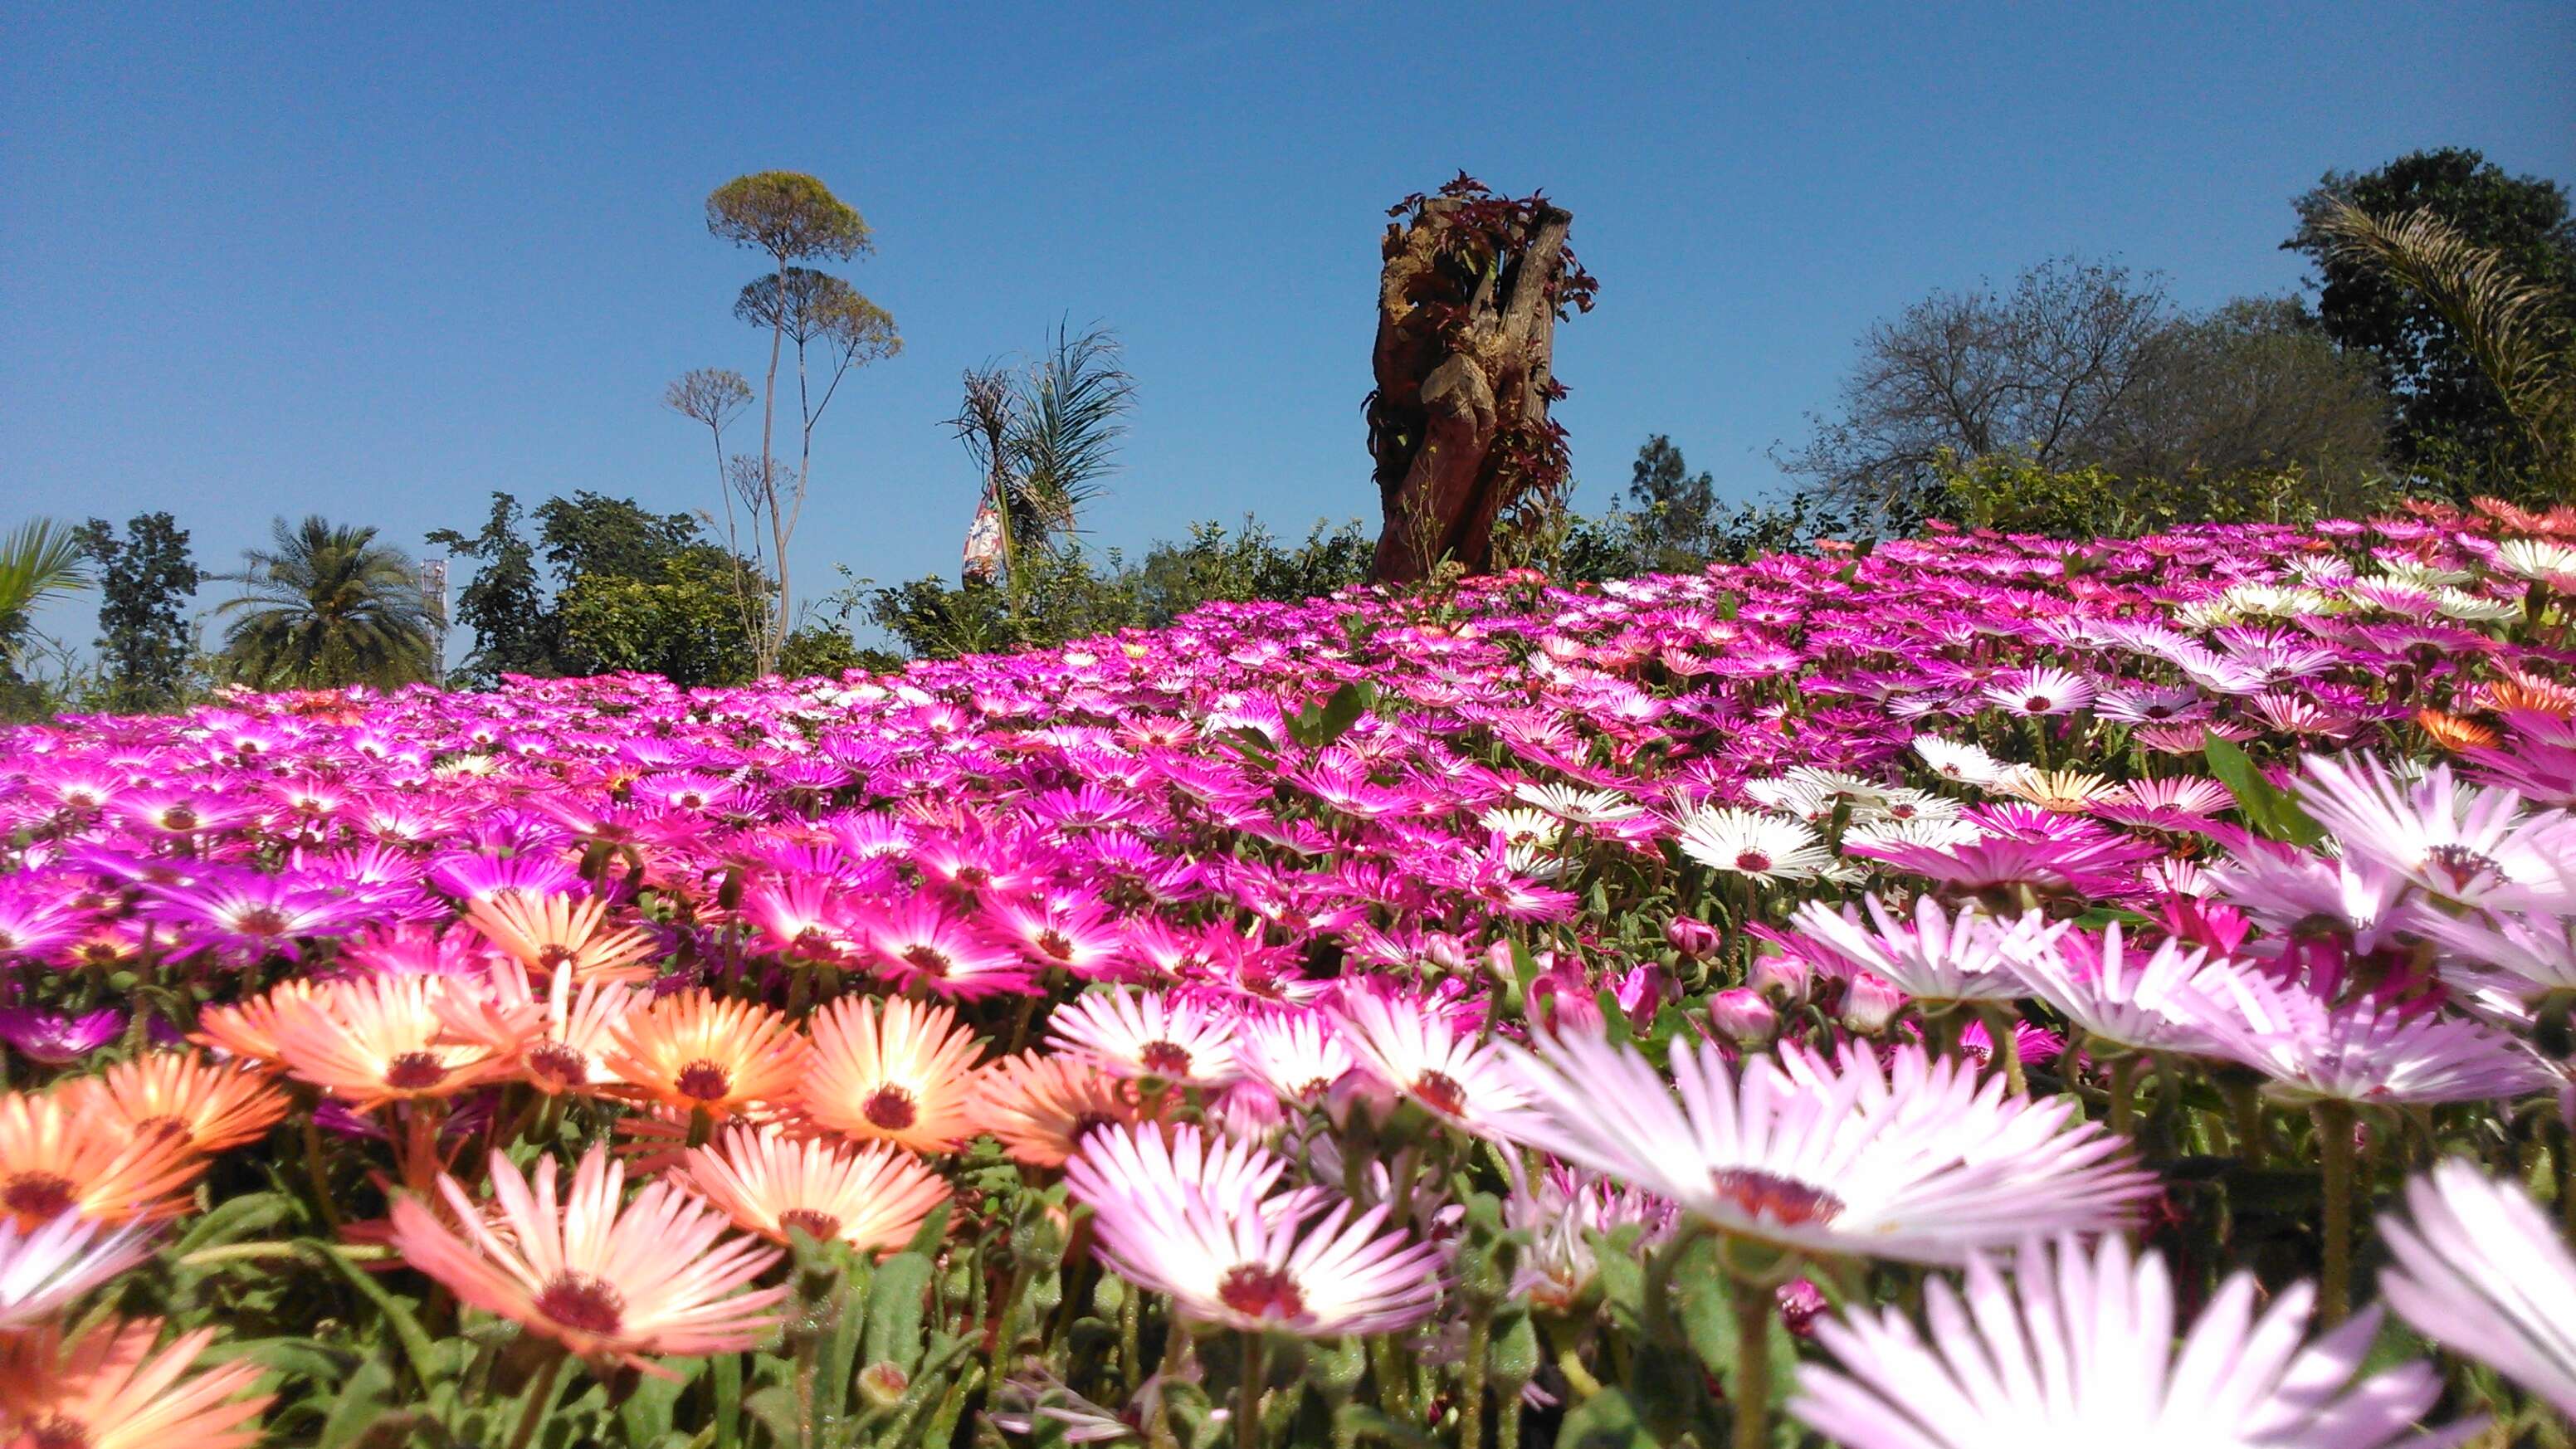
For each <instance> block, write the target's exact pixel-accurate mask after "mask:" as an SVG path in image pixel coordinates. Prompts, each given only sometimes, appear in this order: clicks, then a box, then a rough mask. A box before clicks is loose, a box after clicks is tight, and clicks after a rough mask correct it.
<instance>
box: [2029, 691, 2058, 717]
mask: <svg viewBox="0 0 2576 1449" xmlns="http://www.w3.org/2000/svg"><path fill="white" fill-rule="evenodd" d="M2056 702H2057V701H2055V700H2053V699H2050V698H2049V697H2048V696H2047V695H2044V694H2034V695H2032V696H2031V697H2030V698H2028V699H2025V700H2023V701H2022V702H2021V707H2022V708H2024V709H2026V710H2029V711H2030V712H2031V713H2032V714H2038V713H2041V712H2042V711H2044V710H2046V709H2047V708H2048V707H2049V706H2050V705H2052V704H2055V703H2056Z"/></svg>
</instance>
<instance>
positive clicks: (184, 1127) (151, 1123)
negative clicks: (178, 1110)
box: [134, 1112, 189, 1141]
mask: <svg viewBox="0 0 2576 1449" xmlns="http://www.w3.org/2000/svg"><path fill="white" fill-rule="evenodd" d="M134 1135H135V1136H137V1137H140V1138H144V1139H145V1140H147V1141H148V1140H150V1139H152V1138H155V1137H185V1136H188V1135H189V1130H188V1121H187V1119H186V1118H184V1117H178V1116H173V1115H172V1114H170V1113H167V1112H164V1113H162V1114H161V1115H160V1116H158V1117H146V1118H144V1119H142V1120H141V1121H139V1122H136V1123H135V1124H134Z"/></svg>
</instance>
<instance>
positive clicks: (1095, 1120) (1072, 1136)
mask: <svg viewBox="0 0 2576 1449" xmlns="http://www.w3.org/2000/svg"><path fill="white" fill-rule="evenodd" d="M1116 1121H1117V1119H1116V1118H1114V1117H1110V1116H1107V1115H1105V1114H1103V1113H1099V1112H1085V1113H1083V1114H1082V1115H1081V1116H1079V1117H1076V1118H1074V1119H1073V1125H1072V1126H1071V1127H1068V1128H1066V1129H1065V1134H1064V1140H1065V1141H1066V1142H1068V1143H1071V1144H1073V1145H1075V1146H1080V1145H1081V1144H1082V1139H1083V1138H1085V1137H1088V1136H1090V1135H1091V1134H1092V1133H1093V1132H1095V1131H1097V1130H1098V1129H1100V1128H1103V1127H1108V1126H1112V1125H1114V1124H1115V1123H1116Z"/></svg>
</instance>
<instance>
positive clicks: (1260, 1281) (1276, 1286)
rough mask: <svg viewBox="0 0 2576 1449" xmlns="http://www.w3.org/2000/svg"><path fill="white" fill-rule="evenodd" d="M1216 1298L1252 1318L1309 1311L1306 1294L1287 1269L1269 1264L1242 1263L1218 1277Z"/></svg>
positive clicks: (1289, 1316) (1288, 1315)
mask: <svg viewBox="0 0 2576 1449" xmlns="http://www.w3.org/2000/svg"><path fill="white" fill-rule="evenodd" d="M1216 1296H1217V1301H1219V1302H1221V1303H1223V1304H1224V1305H1225V1306H1226V1307H1228V1308H1231V1309H1233V1310H1234V1311H1235V1312H1237V1313H1241V1314H1244V1315H1246V1316H1247V1317H1252V1318H1295V1317H1296V1316H1298V1315H1299V1314H1301V1313H1304V1312H1305V1311H1306V1295H1305V1294H1303V1293H1301V1292H1299V1291H1298V1290H1297V1280H1296V1279H1294V1278H1291V1277H1289V1276H1288V1274H1287V1272H1286V1270H1284V1269H1280V1268H1273V1267H1271V1266H1270V1265H1268V1264H1266V1263H1240V1264H1237V1265H1236V1266H1234V1267H1231V1268H1228V1269H1226V1270H1225V1276H1224V1277H1223V1278H1220V1279H1218V1280H1217V1285H1216Z"/></svg>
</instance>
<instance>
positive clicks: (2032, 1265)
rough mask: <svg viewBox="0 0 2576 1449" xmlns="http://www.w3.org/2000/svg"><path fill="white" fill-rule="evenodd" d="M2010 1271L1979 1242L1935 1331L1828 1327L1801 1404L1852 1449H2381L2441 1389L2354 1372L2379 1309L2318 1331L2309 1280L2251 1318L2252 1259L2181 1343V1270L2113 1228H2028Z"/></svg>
mask: <svg viewBox="0 0 2576 1449" xmlns="http://www.w3.org/2000/svg"><path fill="white" fill-rule="evenodd" d="M2012 1277H2013V1281H2012V1282H2011V1283H2010V1284H2009V1285H2007V1284H2006V1283H2005V1281H2004V1277H2003V1274H2002V1273H2000V1272H1999V1271H1997V1269H1996V1267H1995V1265H1994V1264H1992V1263H1990V1262H1988V1261H1986V1260H1985V1259H1984V1258H1983V1257H1982V1256H1980V1257H1977V1258H1975V1259H1972V1260H1971V1261H1970V1262H1969V1264H1968V1275H1967V1285H1966V1292H1965V1294H1964V1295H1963V1294H1962V1293H1961V1292H1960V1291H1959V1290H1956V1289H1953V1288H1952V1287H1951V1286H1950V1285H1949V1283H1948V1282H1946V1281H1944V1280H1942V1279H1938V1278H1935V1279H1933V1280H1932V1281H1931V1282H1930V1283H1929V1284H1927V1285H1926V1288H1925V1293H1924V1310H1925V1311H1924V1317H1925V1320H1926V1323H1927V1325H1928V1327H1929V1328H1930V1330H1931V1331H1930V1333H1929V1334H1928V1335H1927V1334H1925V1333H1924V1332H1922V1331H1920V1330H1918V1329H1916V1328H1915V1326H1914V1325H1913V1324H1912V1323H1910V1322H1908V1321H1907V1320H1906V1318H1905V1316H1904V1315H1903V1314H1902V1313H1900V1312H1898V1311H1897V1310H1895V1309H1892V1308H1891V1309H1882V1310H1879V1311H1877V1312H1871V1311H1868V1310H1865V1309H1863V1310H1858V1311H1854V1312H1851V1313H1849V1314H1847V1315H1845V1316H1844V1317H1841V1318H1838V1319H1829V1320H1826V1321H1824V1322H1821V1323H1819V1324H1818V1325H1817V1326H1816V1338H1817V1340H1818V1341H1819V1342H1820V1343H1822V1344H1823V1345H1824V1346H1825V1348H1826V1349H1827V1350H1828V1351H1830V1352H1831V1353H1832V1354H1833V1356H1834V1357H1835V1358H1836V1359H1837V1360H1839V1361H1840V1365H1841V1366H1840V1368H1839V1369H1836V1368H1828V1367H1826V1366H1824V1365H1821V1364H1809V1365H1807V1366H1805V1367H1803V1368H1802V1369H1800V1370H1799V1374H1798V1388H1799V1397H1798V1398H1797V1399H1796V1400H1794V1401H1793V1402H1791V1404H1790V1405H1789V1412H1790V1413H1791V1414H1792V1415H1794V1416H1795V1417H1797V1418H1799V1419H1801V1420H1803V1421H1804V1422H1805V1423H1806V1424H1807V1425H1808V1427H1810V1428H1812V1429H1815V1430H1816V1431H1817V1432H1819V1433H1821V1434H1824V1435H1826V1436H1827V1437H1829V1438H1831V1439H1833V1440H1834V1441H1835V1442H1837V1443H1839V1444H1842V1445H1844V1446H1846V1449H1994V1446H1996V1445H1998V1444H2018V1443H2035V1444H2055V1443H2058V1442H2060V1441H2066V1442H2072V1443H2078V1444H2084V1445H2091V1446H2118V1449H2129V1446H2137V1449H2146V1446H2156V1449H2164V1446H2172V1449H2186V1446H2188V1449H2287V1446H2293V1445H2297V1446H2309V1449H2379V1446H2382V1445H2390V1444H2396V1443H2399V1442H2415V1443H2425V1444H2429V1443H2456V1442H2458V1437H2459V1436H2457V1435H2454V1436H2448V1437H2445V1438H2442V1439H2439V1440H2433V1441H2422V1440H2418V1439H2416V1436H2415V1421H2416V1420H2417V1419H2419V1418H2421V1417H2422V1416H2423V1414H2424V1413H2425V1411H2426V1410H2428V1409H2430V1408H2431V1407H2432V1406H2433V1401H2434V1400H2435V1399H2436V1398H2438V1397H2439V1396H2440V1394H2441V1387H2442V1385H2441V1380H2440V1379H2439V1378H2438V1377H2437V1376H2436V1375H2435V1374H2434V1373H2433V1371H2432V1370H2431V1369H2430V1368H2428V1367H2427V1366H2425V1365H2424V1364H2421V1363H2410V1364H2405V1365H2402V1366H2400V1367H2397V1368H2393V1369H2389V1370H2387V1371H2385V1372H2383V1373H2378V1374H2374V1375H2372V1376H2371V1377H2369V1378H2367V1379H2362V1378H2360V1371H2361V1366H2362V1363H2363V1360H2364V1359H2365V1358H2366V1357H2367V1356H2368V1354H2369V1352H2370V1346H2371V1338H2372V1336H2373V1335H2374V1334H2376V1333H2377V1332H2378V1329H2379V1314H2378V1311H2377V1310H2376V1309H2374V1310H2372V1311H2370V1312H2366V1313H2363V1314H2361V1315H2359V1316H2357V1317H2355V1318H2354V1319H2353V1320H2352V1321H2351V1322H2349V1323H2346V1324H2345V1325H2343V1326H2342V1327H2341V1328H2338V1329H2335V1330H2334V1331H2332V1332H2330V1333H2328V1334H2326V1335H2325V1336H2324V1337H2322V1338H2319V1339H2316V1340H2315V1341H2313V1342H2304V1341H2303V1334H2302V1329H2303V1328H2304V1327H2305V1321H2306V1319H2307V1316H2308V1305H2309V1302H2310V1300H2311V1299H2312V1298H2313V1297H2314V1289H2313V1288H2312V1287H2311V1285H2309V1284H2306V1283H2298V1284H2293V1285H2292V1286H2291V1287H2290V1288H2289V1289H2288V1290H2287V1291H2285V1292H2283V1293H2281V1294H2280V1295H2278V1296H2277V1297H2275V1298H2274V1299H2273V1300H2272V1302H2271V1306H2270V1307H2269V1309H2268V1310H2266V1311H2265V1312H2264V1314H2263V1315H2262V1317H2261V1318H2259V1319H2258V1318H2256V1317H2255V1316H2254V1307H2255V1303H2256V1300H2257V1297H2258V1290H2257V1288H2256V1286H2255V1283H2254V1277H2253V1275H2252V1274H2250V1273H2239V1274H2236V1275H2235V1276H2234V1277H2231V1278H2229V1279H2228V1280H2227V1281H2226V1282H2225V1283H2224V1284H2222V1285H2220V1287H2219V1290H2218V1292H2217V1294H2216V1295H2215V1296H2214V1297H2212V1298H2211V1299H2210V1301H2209V1305H2208V1306H2207V1307H2206V1308H2204V1309H2202V1310H2201V1313H2200V1316H2199V1318H2198V1319H2196V1320H2194V1321H2193V1322H2192V1324H2191V1326H2190V1328H2189V1329H2188V1330H2187V1331H2186V1332H2185V1333H2184V1335H2183V1339H2182V1343H2181V1346H2180V1347H2179V1349H2177V1348H2176V1346H2175V1343H2174V1329H2175V1326H2176V1325H2175V1322H2174V1290H2173V1280H2172V1278H2171V1276H2170V1275H2168V1274H2167V1272H2166V1271H2165V1265H2164V1260H2163V1259H2162V1258H2160V1257H2158V1256H2157V1255H2156V1254H2153V1253H2150V1254H2148V1255H2147V1256H2146V1257H2144V1258H2142V1259H2139V1260H2137V1261H2135V1262H2134V1263H2133V1262H2132V1261H2131V1260H2130V1257H2129V1248H2128V1245H2127V1244H2126V1243H2124V1242H2122V1241H2121V1240H2120V1238H2119V1237H2118V1236H2116V1235H2114V1236H2109V1237H2106V1238H2104V1239H2103V1240H2102V1245H2101V1246H2100V1247H2099V1248H2098V1249H2096V1250H2094V1251H2093V1252H2090V1253H2088V1252H2086V1251H2085V1250H2084V1248H2083V1246H2082V1245H2081V1244H2080V1243H2078V1242H2077V1241H2076V1240H2075V1239H2074V1238H2073V1237H2072V1236H2068V1237H2064V1238H2061V1239H2059V1240H2058V1242H2057V1244H2056V1245H2055V1248H2054V1250H2053V1251H2052V1250H2051V1248H2050V1247H2049V1246H2048V1245H2047V1244H2045V1243H2044V1242H2041V1241H2037V1240H2034V1241H2032V1242H2030V1243H2028V1244H2027V1245H2025V1246H2024V1247H2023V1248H2022V1250H2021V1252H2020V1254H2019V1256H2018V1258H2017V1260H2016V1262H2015V1263H2014V1271H2013V1275H2012Z"/></svg>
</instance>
